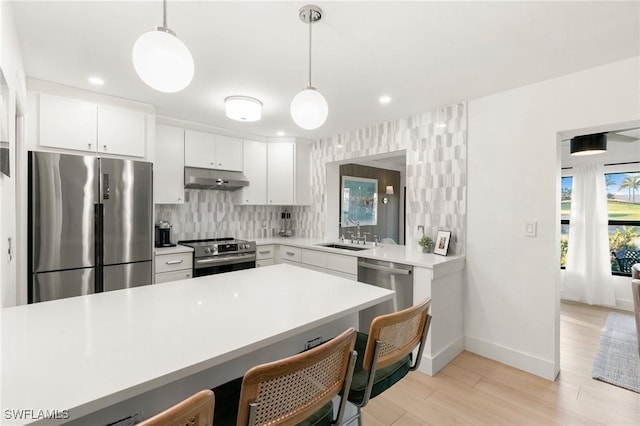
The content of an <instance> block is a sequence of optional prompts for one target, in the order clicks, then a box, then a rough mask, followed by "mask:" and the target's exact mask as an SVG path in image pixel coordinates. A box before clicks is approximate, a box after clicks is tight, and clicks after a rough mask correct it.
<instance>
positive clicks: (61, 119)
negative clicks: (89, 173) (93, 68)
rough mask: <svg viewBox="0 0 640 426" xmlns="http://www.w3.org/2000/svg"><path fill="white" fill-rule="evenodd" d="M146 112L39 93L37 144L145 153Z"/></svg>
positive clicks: (136, 154) (123, 153) (131, 154)
mask: <svg viewBox="0 0 640 426" xmlns="http://www.w3.org/2000/svg"><path fill="white" fill-rule="evenodd" d="M145 121H146V118H145V114H144V113H141V112H137V111H130V110H125V109H119V108H112V107H106V106H102V105H96V104H94V103H91V102H84V101H79V100H75V99H69V98H63V97H59V96H52V95H47V94H41V95H40V108H39V126H38V127H39V132H38V139H39V143H40V146H45V147H51V148H61V149H72V150H77V151H91V152H99V153H109V154H114V155H126V156H131V157H144V156H145V138H146V133H145Z"/></svg>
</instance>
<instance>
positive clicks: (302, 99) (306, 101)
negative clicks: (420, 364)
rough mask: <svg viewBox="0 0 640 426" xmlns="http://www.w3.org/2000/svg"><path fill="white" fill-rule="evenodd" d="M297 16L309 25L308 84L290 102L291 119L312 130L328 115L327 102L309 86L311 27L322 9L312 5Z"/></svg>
mask: <svg viewBox="0 0 640 426" xmlns="http://www.w3.org/2000/svg"><path fill="white" fill-rule="evenodd" d="M298 16H299V17H300V20H301V21H302V22H304V23H305V24H309V84H308V85H307V87H306V88H305V89H304V90H302V91H301V92H299V93H298V94H297V95H296V96H295V97H294V98H293V100H292V101H291V118H293V121H294V122H295V123H296V124H297V125H298V126H300V127H302V128H303V129H306V130H313V129H317V128H318V127H320V126H322V125H323V124H324V122H325V120H326V119H327V115H329V105H328V104H327V100H326V99H325V98H324V96H322V95H321V94H320V92H318V91H317V90H316V88H315V87H313V86H312V85H311V26H312V25H313V24H314V23H315V22H318V21H319V20H320V19H321V18H322V9H320V8H319V7H318V6H314V5H307V6H303V7H302V8H301V9H300V11H299V15H298Z"/></svg>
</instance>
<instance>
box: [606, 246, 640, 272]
mask: <svg viewBox="0 0 640 426" xmlns="http://www.w3.org/2000/svg"><path fill="white" fill-rule="evenodd" d="M611 254H612V255H613V256H614V257H615V259H616V263H617V264H618V269H619V271H620V272H622V273H624V274H631V267H632V266H633V265H634V264H636V263H638V262H640V250H630V249H626V248H625V249H621V250H618V251H616V252H611Z"/></svg>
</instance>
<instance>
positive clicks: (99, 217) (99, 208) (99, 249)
mask: <svg viewBox="0 0 640 426" xmlns="http://www.w3.org/2000/svg"><path fill="white" fill-rule="evenodd" d="M103 219H104V206H103V205H102V204H96V205H95V227H96V234H95V240H94V241H95V245H96V246H95V250H94V252H95V254H96V261H95V265H96V276H95V287H96V289H95V290H96V293H100V292H101V291H103V289H104V283H103V280H102V259H103V250H104V248H103V244H102V242H103V237H104V235H103V234H104V224H103Z"/></svg>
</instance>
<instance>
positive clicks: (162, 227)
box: [156, 220, 175, 247]
mask: <svg viewBox="0 0 640 426" xmlns="http://www.w3.org/2000/svg"><path fill="white" fill-rule="evenodd" d="M171 227H172V226H171V224H170V223H169V222H167V221H166V220H162V221H160V222H158V223H156V247H175V244H172V243H171Z"/></svg>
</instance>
